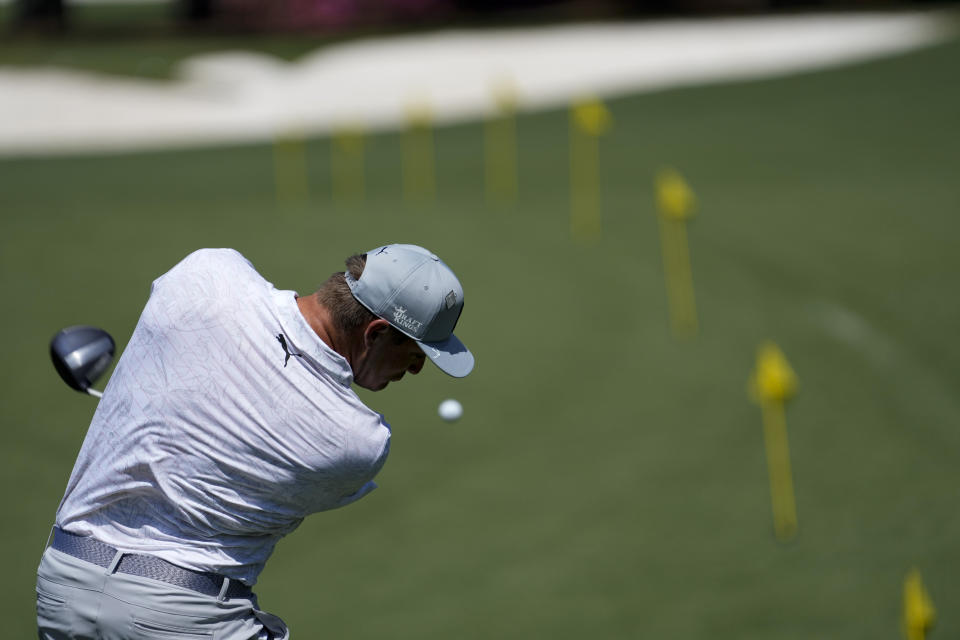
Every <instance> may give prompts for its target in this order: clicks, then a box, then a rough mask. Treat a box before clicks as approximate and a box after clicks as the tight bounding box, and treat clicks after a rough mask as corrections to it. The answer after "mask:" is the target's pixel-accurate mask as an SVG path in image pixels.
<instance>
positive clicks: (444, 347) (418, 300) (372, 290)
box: [346, 244, 474, 378]
mask: <svg viewBox="0 0 960 640" xmlns="http://www.w3.org/2000/svg"><path fill="white" fill-rule="evenodd" d="M346 281H347V284H348V285H349V286H350V291H351V293H353V297H354V298H356V300H357V302H359V303H360V304H362V305H363V306H364V307H366V308H367V309H369V310H370V311H371V312H372V313H373V314H374V315H375V316H377V317H380V318H383V319H384V320H386V321H387V322H389V323H390V324H391V325H393V326H394V327H395V328H396V329H397V330H398V331H400V332H401V333H403V334H405V335H407V336H410V337H411V338H413V339H414V340H416V341H417V342H418V343H420V345H421V347H426V348H424V349H423V352H424V353H425V354H427V356H428V357H429V359H430V360H431V361H432V362H433V363H434V364H436V365H437V366H438V367H440V369H442V370H443V371H445V372H446V373H448V374H450V375H451V376H454V377H457V378H462V377H463V376H465V375H467V374H468V373H470V371H471V370H472V369H473V363H474V358H473V354H472V353H470V351H469V350H468V349H467V348H466V346H464V344H463V343H462V342H460V340H459V339H458V338H457V337H456V336H455V335H453V329H454V327H455V326H456V324H457V320H458V319H459V318H460V313H461V312H462V311H463V287H461V286H460V281H459V280H457V276H455V275H454V273H453V271H451V270H450V267H448V266H447V265H446V264H444V263H443V261H441V260H440V258H438V257H437V256H435V255H434V254H432V253H430V252H429V251H427V250H426V249H424V248H423V247H418V246H416V245H412V244H389V245H385V246H383V247H377V248H376V249H373V250H372V251H369V252H367V263H366V266H365V267H364V269H363V273H362V274H361V276H360V279H359V280H354V279H353V278H352V277H351V276H350V274H349V273H347V274H346Z"/></svg>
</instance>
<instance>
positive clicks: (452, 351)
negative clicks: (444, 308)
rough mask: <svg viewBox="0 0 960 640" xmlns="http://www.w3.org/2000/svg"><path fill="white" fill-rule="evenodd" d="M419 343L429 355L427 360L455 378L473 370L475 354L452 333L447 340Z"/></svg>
mask: <svg viewBox="0 0 960 640" xmlns="http://www.w3.org/2000/svg"><path fill="white" fill-rule="evenodd" d="M419 344H420V346H421V347H422V348H423V352H424V353H425V354H426V355H427V360H430V361H431V362H432V363H433V364H435V365H437V366H438V367H440V370H441V371H443V372H444V373H446V374H448V375H451V376H453V377H454V378H462V377H464V376H466V375H467V374H468V373H470V372H471V371H472V370H473V354H472V353H470V350H469V349H467V347H466V346H464V344H463V343H462V342H460V339H459V338H457V336H455V335H453V334H452V333H451V334H450V337H449V338H447V339H446V340H441V341H440V342H419Z"/></svg>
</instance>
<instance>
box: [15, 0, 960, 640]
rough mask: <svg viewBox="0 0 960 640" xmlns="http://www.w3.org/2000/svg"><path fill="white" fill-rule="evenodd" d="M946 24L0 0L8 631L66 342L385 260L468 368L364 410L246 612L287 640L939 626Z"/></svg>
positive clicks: (926, 19)
mask: <svg viewBox="0 0 960 640" xmlns="http://www.w3.org/2000/svg"><path fill="white" fill-rule="evenodd" d="M956 11H957V5H956V4H955V3H933V2H914V3H904V2H880V1H869V0H859V1H858V0H850V1H847V2H829V1H827V0H823V1H820V2H802V1H792V0H786V1H780V0H766V1H762V0H719V1H717V0H713V1H708V0H677V1H673V0H657V1H654V2H627V1H614V0H611V1H607V2H586V1H569V2H552V1H549V0H540V1H535V2H511V1H508V0H499V1H490V2H484V1H480V0H283V1H280V0H274V1H272V2H266V1H260V0H219V1H218V0H181V1H177V2H150V1H140V2H121V1H116V2H110V3H106V2H92V1H90V2H65V1H63V0H13V1H10V0H8V1H6V2H0V25H2V29H3V31H2V36H0V38H2V40H0V297H2V299H3V300H4V301H5V304H4V313H3V315H2V318H0V327H2V332H3V335H4V340H3V350H4V357H3V361H4V362H5V366H4V367H3V368H2V370H0V394H2V395H0V399H2V405H0V406H2V412H0V420H2V425H3V434H4V436H5V443H4V445H3V446H2V447H0V474H2V475H0V479H2V487H3V488H2V491H3V496H4V498H5V499H4V503H5V504H6V513H5V514H4V516H3V517H2V518H0V522H2V525H0V526H2V529H0V531H2V535H3V542H4V548H5V551H4V559H5V564H6V568H7V570H8V577H7V579H6V580H4V582H3V584H2V586H0V602H2V605H0V607H2V612H3V614H4V615H3V618H4V620H5V622H6V628H7V632H6V634H7V635H8V636H9V637H14V638H20V637H34V636H35V613H34V585H35V569H36V565H37V563H38V561H39V558H40V555H41V553H42V550H43V546H44V541H45V540H46V537H47V534H48V532H49V528H50V525H51V523H52V521H53V517H54V514H55V511H56V506H57V503H58V501H59V499H60V497H61V495H62V493H63V490H64V487H65V486H66V482H67V478H68V476H69V474H70V471H71V469H72V466H73V461H74V458H75V456H76V454H77V451H78V450H79V447H80V445H81V443H82V441H83V437H84V434H85V431H86V428H87V425H88V423H89V420H90V418H91V416H92V415H93V412H94V409H95V401H94V400H93V399H92V398H88V397H84V396H81V395H79V394H76V393H73V392H71V391H70V390H69V389H67V387H66V386H65V385H63V383H62V382H61V381H60V380H59V379H58V378H57V376H56V374H55V372H54V370H53V367H52V366H51V364H50V361H49V357H48V355H47V348H48V342H49V340H50V338H51V337H52V336H53V334H54V333H55V332H56V331H57V330H59V329H60V328H62V327H65V326H69V325H74V324H93V325H97V326H101V327H103V328H105V329H106V330H108V331H110V332H111V333H112V335H113V336H114V338H115V339H116V341H117V344H118V348H119V349H122V347H123V346H124V345H125V344H126V341H127V340H128V339H129V336H130V334H131V332H132V330H133V327H134V326H135V324H136V321H137V318H138V316H139V313H140V310H141V309H142V307H143V304H144V303H145V301H146V299H147V296H148V293H149V286H150V282H151V281H152V280H153V279H154V278H155V277H157V276H159V275H160V274H162V273H163V272H164V271H166V270H167V269H169V268H170V267H171V266H172V265H174V264H175V263H176V262H178V261H179V260H180V259H181V258H183V257H184V256H185V255H186V254H188V253H189V252H191V251H193V250H194V249H196V248H199V247H221V246H229V247H234V248H236V249H238V250H239V251H241V252H242V253H243V254H244V255H246V256H247V257H248V258H249V259H250V260H251V261H252V262H253V263H254V265H256V266H257V268H258V269H259V270H260V272H261V273H262V274H263V275H264V276H265V277H266V278H267V279H268V280H270V281H272V282H274V283H275V284H276V285H277V286H278V287H280V288H286V289H295V290H297V291H299V292H301V293H306V292H310V291H312V290H313V289H314V288H315V287H316V286H317V285H319V284H320V283H321V282H322V281H323V280H324V279H325V278H326V277H327V276H328V275H329V274H330V273H331V272H333V271H338V270H340V269H341V268H342V261H343V259H344V258H345V257H346V256H347V255H349V254H351V253H354V252H357V251H364V250H367V249H370V248H373V247H376V246H378V245H380V244H384V243H388V242H412V243H417V244H422V245H424V246H427V247H429V248H431V249H432V250H433V251H435V252H436V253H437V254H439V255H440V257H441V258H443V259H444V260H445V261H446V262H447V263H448V264H450V265H451V266H452V267H453V269H454V270H455V271H456V272H457V274H458V275H459V277H460V279H461V280H462V282H463V283H464V286H465V290H466V297H467V304H466V310H465V312H464V314H463V317H462V319H461V321H460V324H459V326H458V330H457V333H458V335H459V336H460V337H462V338H463V340H464V341H465V342H466V343H467V344H468V345H469V346H470V348H471V350H472V351H473V352H474V353H475V354H476V357H477V367H476V369H475V371H474V373H473V374H472V375H471V376H470V377H468V378H466V379H464V380H453V379H450V378H447V377H445V376H443V375H442V374H441V373H439V372H438V371H436V370H434V369H432V368H427V369H425V370H424V371H423V372H422V373H421V374H420V375H419V376H417V377H416V378H413V379H408V380H406V381H405V382H404V383H403V384H401V385H397V386H394V385H391V387H390V388H389V389H388V390H386V391H384V392H382V393H378V394H371V393H365V392H363V393H362V397H363V399H364V400H365V401H366V402H368V404H370V406H371V407H373V408H375V409H376V410H378V411H380V412H382V413H384V414H385V415H386V416H387V419H388V420H389V421H390V422H391V423H392V425H393V446H392V453H391V456H390V459H389V461H388V463H387V465H386V467H385V468H384V470H383V471H382V473H381V474H380V476H379V477H378V483H379V484H380V488H379V489H378V490H377V491H376V492H375V493H373V494H372V495H371V496H370V497H368V498H366V499H364V500H363V501H361V502H359V503H357V504H356V505H353V506H351V507H350V508H347V509H342V510H339V511H335V512H329V513H324V514H318V515H315V516H313V517H311V518H309V519H308V520H307V521H305V523H304V524H303V525H302V526H301V527H300V528H299V529H298V530H297V531H296V532H294V533H293V534H292V535H290V536H289V537H288V538H286V539H285V540H284V541H283V542H281V543H280V545H279V546H278V548H277V551H276V552H275V554H274V557H273V558H272V559H271V562H270V563H269V564H268V566H267V569H266V570H265V572H264V573H263V574H262V576H261V579H260V582H259V583H258V585H257V591H258V593H259V595H260V602H261V604H262V605H263V607H264V608H265V609H266V610H269V611H272V612H275V613H277V614H278V615H280V616H282V617H283V618H284V619H285V620H286V621H287V622H288V623H289V624H290V626H291V629H292V631H293V636H294V637H295V638H312V637H336V638H358V639H363V638H418V639H432V638H437V639H439V638H445V639H446V638H471V639H473V638H476V639H486V638H524V639H530V638H550V639H558V638H582V637H595V638H636V637H665V638H678V639H695V638H711V639H712V640H717V639H726V638H729V639H734V638H736V639H744V638H758V639H759V638H763V639H764V640H788V639H800V638H804V639H807V638H811V637H819V638H846V639H852V638H863V639H867V638H869V639H871V640H875V639H877V638H897V637H909V638H911V639H912V638H923V637H927V636H929V637H932V638H955V637H958V636H960V621H958V620H957V616H956V614H955V611H956V605H957V603H958V602H960V584H958V582H957V578H956V576H957V575H958V570H960V546H958V545H957V542H956V541H957V539H958V537H960V509H958V498H960V494H958V487H960V466H958V464H957V460H958V455H960V431H958V426H960V394H958V391H957V390H958V388H960V341H958V340H957V337H956V330H957V328H958V326H960V299H958V296H957V295H956V293H955V292H956V288H957V287H956V280H957V276H958V273H960V253H958V251H957V250H956V248H957V241H956V238H957V235H958V232H960V222H958V216H957V212H958V209H960V186H958V183H957V180H956V172H957V167H958V166H960V163H958V160H960V153H958V149H960V122H958V119H957V114H958V113H960V84H958V83H957V69H958V65H960V37H958V35H957V34H958V18H957V15H958V14H957V12H956ZM951 292H953V293H951ZM762 345H767V347H766V348H764V349H761V346H762ZM758 350H759V351H758ZM103 384H104V382H103V381H102V382H101V383H100V384H99V385H98V386H100V387H101V388H102V385H103ZM447 397H455V398H457V399H458V400H460V401H461V402H462V403H463V405H464V409H465V414H464V417H463V418H462V419H461V420H460V421H458V422H455V423H445V422H443V421H442V420H441V419H440V418H439V417H438V416H437V405H438V404H439V403H440V401H442V400H443V399H444V398H447ZM785 434H786V436H785ZM914 570H916V571H917V572H918V573H916V574H914V575H915V576H920V577H921V580H922V585H923V587H922V588H918V587H917V582H916V581H914V582H906V578H907V576H908V574H910V573H911V571H914ZM934 612H935V613H934Z"/></svg>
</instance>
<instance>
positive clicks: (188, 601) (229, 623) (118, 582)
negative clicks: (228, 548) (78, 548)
mask: <svg viewBox="0 0 960 640" xmlns="http://www.w3.org/2000/svg"><path fill="white" fill-rule="evenodd" d="M37 625H38V627H39V631H40V639H41V640H65V639H67V638H70V639H81V640H173V639H174V638H179V639H182V640H191V639H193V638H207V639H209V640H289V638H290V632H289V631H288V630H287V627H286V625H285V624H284V623H283V621H282V620H281V619H280V618H278V617H276V616H274V615H271V614H269V613H265V612H263V611H260V610H259V609H258V608H257V599H256V596H252V597H249V598H229V599H225V600H218V599H217V598H216V597H213V596H207V595H204V594H202V593H197V592H195V591H191V590H189V589H183V588H180V587H176V586H173V585H169V584H167V583H165V582H160V581H158V580H152V579H150V578H141V577H139V576H133V575H129V574H126V573H108V572H107V570H105V569H103V568H102V567H99V566H97V565H95V564H92V563H90V562H86V561H84V560H80V559H78V558H74V557H73V556H70V555H68V554H65V553H62V552H60V551H57V550H56V549H53V548H48V549H47V550H46V551H45V552H44V554H43V559H42V560H41V561H40V568H39V569H38V570H37Z"/></svg>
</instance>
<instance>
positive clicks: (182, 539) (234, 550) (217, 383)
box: [57, 249, 390, 585]
mask: <svg viewBox="0 0 960 640" xmlns="http://www.w3.org/2000/svg"><path fill="white" fill-rule="evenodd" d="M352 380H353V375H352V372H351V369H350V365H349V364H348V363H347V361H346V360H345V359H344V358H343V357H342V356H340V355H339V354H337V353H336V352H334V351H333V350H332V349H330V348H329V347H328V346H327V345H326V344H325V343H324V342H323V341H322V340H320V338H319V337H318V336H317V334H316V333H315V332H314V331H313V330H312V329H311V328H310V326H309V325H308V324H307V322H306V320H305V319H304V318H303V316H302V315H301V313H300V310H299V308H298V307H297V303H296V294H295V293H294V292H293V291H278V290H277V289H275V288H274V287H273V285H272V284H270V283H269V282H267V281H266V280H264V279H263V278H262V277H261V276H260V274H258V273H257V272H256V271H255V270H254V268H253V266H252V265H251V264H250V263H249V262H248V261H247V260H246V259H245V258H244V257H243V256H242V255H240V254H239V253H237V252H236V251H233V250H231V249H203V250H200V251H196V252H195V253H193V254H191V255H189V256H188V257H187V258H185V259H184V260H183V261H182V262H180V263H179V264H178V265H176V266H175V267H174V268H173V269H171V270H170V271H169V272H167V273H166V274H164V275H163V276H161V277H160V278H158V279H157V280H155V281H154V283H153V286H152V289H151V293H150V299H149V300H148V302H147V305H146V307H145V308H144V311H143V314H142V315H141V316H140V321H139V322H138V324H137V327H136V329H135V331H134V333H133V336H132V337H131V338H130V342H129V343H128V344H127V346H126V348H125V349H124V352H123V355H122V357H121V358H120V360H119V362H118V363H117V367H116V369H115V371H114V373H113V375H112V377H111V379H110V382H109V384H108V385H107V388H106V390H105V391H104V395H103V399H102V400H101V401H100V404H99V406H98V408H97V411H96V414H95V415H94V417H93V421H92V422H91V424H90V429H89V431H88V433H87V436H86V439H85V440H84V443H83V447H82V448H81V450H80V454H79V456H78V459H77V462H76V466H75V467H74V469H73V473H72V474H71V476H70V481H69V484H68V485H67V490H66V494H65V496H64V498H63V501H62V502H61V504H60V508H59V510H58V513H57V524H58V525H59V526H60V527H61V528H63V529H65V530H67V531H70V532H73V533H77V534H82V535H92V536H94V537H95V538H97V539H98V540H101V541H103V542H106V543H108V544H110V545H112V546H114V547H117V548H118V549H120V550H121V551H125V552H130V553H147V554H152V555H155V556H157V557H160V558H163V559H164V560H167V561H168V562H172V563H174V564H177V565H179V566H181V567H186V568H188V569H194V570H199V571H213V572H216V573H221V574H224V575H227V576H229V577H231V578H235V579H239V580H242V581H244V582H246V583H247V584H251V585H252V584H253V583H254V582H256V579H257V575H258V574H259V573H260V571H261V570H262V569H263V565H264V563H265V562H266V560H267V558H268V557H269V556H270V554H271V553H272V551H273V548H274V546H275V545H276V543H277V542H278V541H279V540H280V538H282V537H283V536H284V535H286V534H288V533H290V532H291V531H293V530H294V529H295V528H296V527H297V526H298V525H299V524H300V522H301V521H302V520H303V518H304V517H306V516H307V515H308V514H310V513H315V512H317V511H324V510H327V509H334V508H337V507H342V506H344V505H347V504H350V503H351V502H353V501H355V500H358V499H359V498H361V497H363V496H364V495H366V494H367V493H368V492H370V491H371V490H372V489H373V488H375V486H376V485H375V484H374V483H373V482H372V478H373V477H374V476H375V475H376V473H377V472H378V471H379V470H380V468H381V467H382V466H383V463H384V462H385V460H386V457H387V454H388V451H389V446H390V427H389V425H388V424H387V423H386V422H384V421H383V416H381V415H379V414H377V413H376V412H374V411H372V410H370V409H369V408H367V407H366V406H365V405H364V404H363V403H362V402H361V401H360V399H359V398H358V397H357V395H356V393H354V391H353V390H352V389H351V387H350V385H351V382H352Z"/></svg>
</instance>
